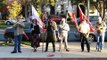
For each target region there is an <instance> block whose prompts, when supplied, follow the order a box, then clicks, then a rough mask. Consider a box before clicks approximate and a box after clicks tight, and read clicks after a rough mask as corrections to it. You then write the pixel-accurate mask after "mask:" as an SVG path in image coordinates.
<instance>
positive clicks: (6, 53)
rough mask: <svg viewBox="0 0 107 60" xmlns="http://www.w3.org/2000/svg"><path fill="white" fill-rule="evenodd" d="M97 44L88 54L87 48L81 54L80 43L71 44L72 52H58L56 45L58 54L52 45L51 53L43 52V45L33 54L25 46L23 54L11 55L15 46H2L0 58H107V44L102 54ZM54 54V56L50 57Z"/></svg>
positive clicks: (57, 46) (93, 45) (30, 49)
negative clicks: (98, 50)
mask: <svg viewBox="0 0 107 60" xmlns="http://www.w3.org/2000/svg"><path fill="white" fill-rule="evenodd" d="M95 45H96V43H95V42H94V43H92V44H91V52H90V53H88V52H87V50H86V48H85V52H81V48H80V42H69V49H70V52H66V51H65V50H64V49H63V51H62V52H59V51H58V48H59V45H58V43H57V44H56V52H55V53H54V52H52V47H51V46H52V45H51V43H50V44H49V51H48V52H42V43H41V46H40V47H39V48H38V51H37V52H33V48H32V47H30V46H27V47H25V46H23V47H22V53H16V54H11V53H10V52H11V51H12V50H13V46H0V58H107V42H106V43H105V49H104V50H103V51H102V52H97V51H96V49H95ZM49 54H52V56H48V55H49Z"/></svg>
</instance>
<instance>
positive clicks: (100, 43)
mask: <svg viewBox="0 0 107 60" xmlns="http://www.w3.org/2000/svg"><path fill="white" fill-rule="evenodd" d="M33 26H34V29H33V30H32V33H31V35H32V37H31V47H33V48H34V52H36V51H37V48H38V47H39V46H40V40H41V38H40V36H41V31H40V28H39V25H38V22H37V20H36V19H34V20H33ZM24 27H25V25H24V23H23V22H22V21H21V20H20V19H19V17H17V23H16V24H15V25H14V26H13V28H14V29H15V32H14V34H15V37H14V50H13V51H12V52H11V53H17V52H19V53H21V46H20V44H21V39H22V36H23V30H24ZM44 28H45V29H46V46H45V52H47V51H48V45H49V43H50V42H51V43H52V46H53V52H55V51H56V49H55V42H56V41H57V40H59V41H60V43H59V51H61V50H62V43H63V42H64V44H65V50H66V51H67V52H69V49H68V42H67V40H68V31H70V27H69V25H68V24H67V21H66V19H65V18H62V20H61V21H60V24H59V25H58V26H57V24H56V22H55V21H53V20H50V18H48V19H47V21H46V22H45V24H44ZM77 29H78V31H79V32H80V39H81V51H82V52H83V51H84V44H85V43H86V46H87V52H90V42H89V40H88V37H89V34H90V25H89V24H88V23H87V21H86V20H85V19H84V20H83V21H82V23H80V25H79V26H78V28H77ZM95 30H96V32H97V34H96V36H97V44H96V50H97V51H101V50H102V49H103V48H104V38H105V31H106V23H105V22H104V21H103V20H102V18H101V17H99V19H98V22H96V28H95Z"/></svg>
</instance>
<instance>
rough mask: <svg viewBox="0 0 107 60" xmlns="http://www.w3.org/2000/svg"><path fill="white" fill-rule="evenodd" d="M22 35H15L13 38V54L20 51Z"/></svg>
mask: <svg viewBox="0 0 107 60" xmlns="http://www.w3.org/2000/svg"><path fill="white" fill-rule="evenodd" d="M22 37H23V35H22V34H21V35H17V36H15V37H14V50H13V51H15V52H17V50H18V51H21V40H22Z"/></svg>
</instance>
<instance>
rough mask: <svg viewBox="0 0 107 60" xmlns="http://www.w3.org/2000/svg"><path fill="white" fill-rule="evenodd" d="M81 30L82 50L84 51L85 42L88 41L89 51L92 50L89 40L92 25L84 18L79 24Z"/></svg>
mask: <svg viewBox="0 0 107 60" xmlns="http://www.w3.org/2000/svg"><path fill="white" fill-rule="evenodd" d="M78 29H79V32H80V39H81V50H82V52H83V51H84V43H86V46H87V51H88V52H90V43H89V40H88V37H89V33H90V26H89V24H88V23H87V22H86V20H85V19H84V20H83V21H82V23H80V25H79V26H78Z"/></svg>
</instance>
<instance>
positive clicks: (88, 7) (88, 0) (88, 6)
mask: <svg viewBox="0 0 107 60" xmlns="http://www.w3.org/2000/svg"><path fill="white" fill-rule="evenodd" d="M89 10H90V0H87V17H88V18H89Z"/></svg>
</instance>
